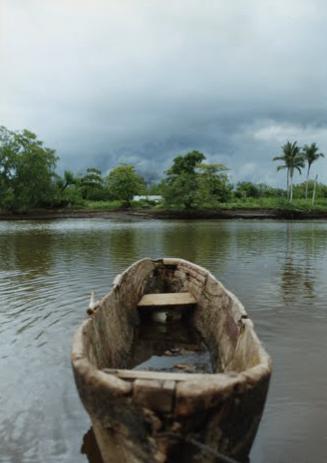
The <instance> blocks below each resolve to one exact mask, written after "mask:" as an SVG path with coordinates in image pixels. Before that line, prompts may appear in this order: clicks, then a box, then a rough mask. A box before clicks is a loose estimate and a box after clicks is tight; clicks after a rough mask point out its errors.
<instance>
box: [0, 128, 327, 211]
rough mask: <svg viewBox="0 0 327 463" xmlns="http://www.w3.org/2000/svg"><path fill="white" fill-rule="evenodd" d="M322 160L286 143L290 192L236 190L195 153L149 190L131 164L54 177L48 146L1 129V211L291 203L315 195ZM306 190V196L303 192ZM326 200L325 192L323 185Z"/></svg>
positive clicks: (224, 172)
mask: <svg viewBox="0 0 327 463" xmlns="http://www.w3.org/2000/svg"><path fill="white" fill-rule="evenodd" d="M322 156H323V154H322V153H319V150H318V147H317V145H316V144H314V143H313V144H312V145H306V146H305V147H304V148H302V149H301V148H300V147H298V145H297V143H296V142H294V143H291V142H287V143H286V144H285V145H284V146H283V147H282V154H281V155H279V156H276V157H275V158H274V160H279V161H283V164H282V165H280V166H278V168H277V169H278V170H281V169H286V172H287V188H286V191H285V190H284V189H281V188H273V187H271V186H269V185H266V184H263V183H261V184H254V183H252V182H239V183H237V184H236V185H232V184H231V182H230V180H229V177H228V169H227V167H226V166H225V165H223V164H217V163H215V164H213V163H208V162H206V158H205V155H204V154H203V153H201V152H199V151H191V152H189V153H186V154H185V155H179V156H176V157H175V158H174V159H173V161H172V165H171V166H170V168H169V169H168V170H167V171H166V172H165V174H164V177H163V179H162V180H161V181H160V182H159V183H156V184H148V183H147V182H146V181H145V179H144V178H143V177H142V176H141V175H140V174H139V173H137V172H136V170H135V167H134V166H133V165H131V164H122V165H119V166H117V167H114V168H113V169H112V170H111V171H110V172H109V173H108V174H107V175H104V176H103V175H102V173H101V171H100V170H99V169H97V168H95V167H90V168H88V169H86V171H85V172H83V173H82V174H76V173H74V172H72V171H68V170H67V171H65V172H64V173H63V175H59V174H58V173H57V172H56V167H57V162H58V159H59V158H58V156H57V155H56V153H55V151H54V150H52V149H50V148H48V147H46V146H44V143H43V142H42V141H41V140H39V138H38V137H37V135H36V134H34V133H33V132H30V131H29V130H22V131H11V130H8V129H7V128H6V127H3V126H2V127H0V208H1V209H3V210H13V211H24V210H29V209H32V208H39V207H40V208H43V207H48V208H55V207H66V206H68V205H71V206H80V205H83V204H85V202H87V201H117V202H118V204H119V205H121V206H126V207H129V206H131V204H132V200H133V197H134V196H135V195H151V194H157V195H160V196H161V197H162V206H163V207H167V208H176V209H192V208H193V209H194V208H215V207H219V205H221V204H222V203H229V202H231V201H246V200H249V199H251V198H266V197H270V198H283V197H285V195H286V196H287V198H288V199H289V200H290V201H292V199H293V196H294V191H295V195H296V196H297V197H299V196H304V197H305V198H307V197H308V191H309V190H310V188H311V189H312V182H310V180H309V173H310V168H311V166H312V164H313V162H315V161H316V160H317V159H318V158H320V157H322ZM305 162H307V179H306V182H305V183H304V184H301V185H297V186H296V187H294V184H293V183H294V182H293V178H294V172H295V171H296V170H297V171H299V172H301V170H302V169H303V168H304V165H305ZM302 190H303V191H302ZM320 191H321V192H322V194H323V195H324V196H325V197H327V187H326V186H324V185H320Z"/></svg>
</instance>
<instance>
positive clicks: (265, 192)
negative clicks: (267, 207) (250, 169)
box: [234, 182, 286, 199]
mask: <svg viewBox="0 0 327 463" xmlns="http://www.w3.org/2000/svg"><path fill="white" fill-rule="evenodd" d="M285 193H286V192H285V190H283V189H282V188H273V187H271V186H269V185H266V184H265V183H257V184H256V183H252V182H238V184H237V185H236V188H235V191H234V195H235V197H236V198H239V199H247V198H265V197H266V198H281V197H283V196H285Z"/></svg>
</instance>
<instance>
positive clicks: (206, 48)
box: [0, 0, 327, 183]
mask: <svg viewBox="0 0 327 463" xmlns="http://www.w3.org/2000/svg"><path fill="white" fill-rule="evenodd" d="M0 4H1V10H0V12H1V45H0V47H1V48H0V52H1V63H2V71H1V75H0V83H1V92H2V98H1V101H0V116H1V123H2V124H5V125H7V126H8V127H10V128H17V129H20V128H23V127H27V128H30V129H31V130H34V131H36V132H37V133H38V134H39V135H40V137H41V138H43V139H44V140H45V141H46V143H47V144H48V145H49V146H52V147H55V148H56V149H57V152H58V154H59V155H60V157H61V164H60V166H61V168H73V169H75V170H82V169H84V168H86V167H88V166H98V167H100V168H101V169H102V170H103V171H106V170H108V169H109V168H110V167H111V166H113V165H115V164H117V163H118V162H132V163H134V164H135V165H136V166H137V168H138V169H139V170H141V171H143V172H146V173H148V174H151V173H152V174H153V175H157V174H158V173H160V172H162V171H163V170H164V169H165V168H167V166H168V164H169V162H170V161H171V159H172V158H173V157H174V156H175V155H176V154H177V153H183V152H186V151H187V150H189V149H200V150H203V151H204V152H205V153H206V154H207V157H208V159H209V160H210V161H215V162H224V163H226V165H228V166H229V167H230V168H231V175H232V177H233V179H235V180H237V179H253V180H255V181H269V182H270V183H276V182H280V181H282V179H281V178H280V176H278V175H277V174H276V173H275V171H274V169H275V167H274V166H273V165H272V162H271V158H272V156H273V155H276V154H278V151H279V147H280V146H281V144H283V143H285V141H286V140H287V139H292V140H293V139H296V140H298V141H299V143H311V142H312V141H316V142H317V143H318V145H319V146H320V148H321V150H322V151H325V153H327V118H326V109H327V108H326V106H327V103H326V101H327V100H326V96H327V95H326V93H327V90H326V85H325V82H326V77H327V64H326V60H325V49H324V47H325V43H326V39H327V32H326V31H325V23H326V19H327V18H326V16H327V14H326V12H327V7H326V6H325V3H324V2H323V1H322V0H311V1H309V0H283V1H282V0H266V1H264V2H263V1H262V0H249V1H247V2H244V1H241V0H239V1H237V0H236V1H234V2H227V0H220V1H219V0H204V1H202V2H198V1H196V0H180V1H177V0H168V1H165V2H149V1H145V0H111V1H110V2H108V1H105V0H92V1H91V0H82V1H81V0H79V1H77V0H59V1H56V2H52V1H50V0H29V1H28V2H26V0H0ZM323 162H326V161H321V162H320V165H321V169H320V176H321V179H322V180H324V181H326V180H327V175H326V174H324V172H323V171H324V170H326V169H324V168H325V164H323ZM322 167H324V168H322Z"/></svg>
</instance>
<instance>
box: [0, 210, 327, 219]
mask: <svg viewBox="0 0 327 463" xmlns="http://www.w3.org/2000/svg"><path fill="white" fill-rule="evenodd" d="M93 218H100V219H129V220H138V219H166V220H201V219H208V220H209V219H263V220H264V219H275V220H285V219H286V220H314V219H315V220H316V219H324V220H326V219H327V211H301V210H283V209H218V210H217V209H216V210H193V211H170V210H155V209H130V210H127V209H118V210H114V211H99V210H91V209H56V210H47V209H37V210H32V211H29V212H27V213H11V212H4V211H3V212H0V220H53V219H93Z"/></svg>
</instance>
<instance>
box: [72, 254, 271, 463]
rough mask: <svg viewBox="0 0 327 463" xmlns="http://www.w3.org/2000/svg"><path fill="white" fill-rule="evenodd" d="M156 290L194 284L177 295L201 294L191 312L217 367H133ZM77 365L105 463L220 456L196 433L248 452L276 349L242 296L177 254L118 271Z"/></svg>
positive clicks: (236, 454) (231, 450)
mask: <svg viewBox="0 0 327 463" xmlns="http://www.w3.org/2000/svg"><path fill="white" fill-rule="evenodd" d="M153 293H161V294H162V293H164V296H163V297H168V299H169V297H172V296H171V293H178V294H179V293H185V294H184V295H182V296H180V295H178V296H177V295H176V297H177V298H178V297H182V298H183V297H184V296H186V297H188V298H189V299H190V300H189V301H188V304H192V303H193V302H194V304H193V305H192V309H191V310H190V320H191V323H192V324H193V326H194V327H195V329H196V330H197V331H198V332H199V333H200V334H201V336H202V338H203V340H204V342H205V344H206V346H207V348H208V349H209V352H210V356H211V361H212V367H213V374H188V373H166V372H155V371H137V370H131V369H128V365H129V359H130V353H131V349H132V346H133V341H134V334H135V331H136V327H137V325H138V324H139V323H140V314H139V311H138V309H137V307H138V305H139V303H140V301H141V300H142V301H145V304H144V305H146V300H149V298H151V297H152V296H151V294H153ZM165 293H169V294H170V295H168V296H165ZM144 296H145V297H144ZM156 297H158V296H156ZM166 302H167V301H166ZM155 303H156V301H154V302H153V301H152V304H153V305H155ZM170 303H172V302H170ZM149 305H150V306H151V301H150V304H149ZM167 305H169V304H167ZM171 310H174V309H171ZM72 365H73V370H74V376H75V381H76V385H77V389H78V392H79V395H80V398H81V400H82V402H83V405H84V407H85V408H86V410H87V412H88V414H89V416H90V418H91V421H92V425H93V429H94V432H95V436H96V439H97V443H98V445H99V448H100V451H101V454H102V457H103V460H104V462H105V463H143V462H144V463H145V462H146V463H158V462H160V463H161V462H162V463H163V462H175V461H176V462H177V461H178V462H183V461H185V462H186V461H187V462H191V461H194V462H195V461H196V462H206V463H210V462H215V461H217V459H216V457H215V456H214V455H213V454H210V452H209V453H208V452H206V451H205V450H203V449H202V450H201V448H200V449H199V447H197V448H195V447H194V446H192V444H191V443H190V439H189V438H190V437H191V438H192V439H195V440H196V441H197V442H200V443H202V444H205V445H206V446H209V447H210V448H211V449H212V450H214V451H218V452H220V453H222V454H224V455H228V456H232V457H233V458H235V459H238V460H241V459H244V458H246V456H247V455H248V453H249V451H250V448H251V445H252V442H253V440H254V437H255V434H256V431H257V428H258V425H259V422H260V419H261V415H262V412H263V407H264V403H265V399H266V394H267V390H268V384H269V379H270V375H271V360H270V357H269V356H268V354H267V353H266V352H265V350H264V348H263V346H262V345H261V343H260V341H259V339H258V337H257V335H256V334H255V331H254V329H253V323H252V321H251V320H250V319H249V318H248V316H247V314H246V312H245V310H244V308H243V306H242V304H241V303H240V302H239V300H238V299H237V298H236V297H235V296H234V295H233V294H232V293H230V292H229V291H228V290H227V289H225V288H224V286H223V285H222V284H221V283H220V282H218V281H217V280H216V279H215V278H214V277H213V275H212V274H211V273H209V272H208V271H207V270H205V269H204V268H202V267H199V266H197V265H195V264H192V263H190V262H188V261H185V260H182V259H176V258H164V259H158V260H152V259H147V258H146V259H142V260H140V261H138V262H136V263H135V264H133V265H132V266H131V267H129V268H128V269H127V270H126V271H125V272H124V273H122V274H121V275H119V276H118V277H116V279H115V281H114V284H113V287H112V290H111V291H110V293H109V294H107V295H106V296H105V297H104V298H103V299H102V300H101V301H99V302H98V303H97V304H96V306H95V307H94V309H93V310H92V311H91V313H90V315H89V318H88V319H87V320H85V321H84V322H83V323H82V324H81V326H80V327H79V328H78V330H77V332H76V334H75V336H74V341H73V349H72Z"/></svg>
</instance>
